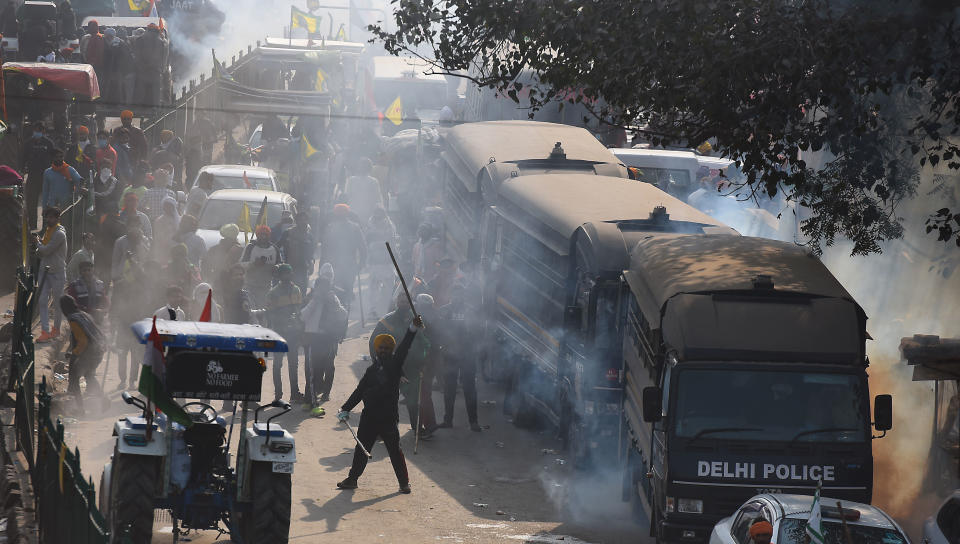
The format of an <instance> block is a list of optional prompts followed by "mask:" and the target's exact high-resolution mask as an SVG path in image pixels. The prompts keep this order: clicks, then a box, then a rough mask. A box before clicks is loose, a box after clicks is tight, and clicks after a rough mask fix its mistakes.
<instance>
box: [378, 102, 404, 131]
mask: <svg viewBox="0 0 960 544" xmlns="http://www.w3.org/2000/svg"><path fill="white" fill-rule="evenodd" d="M383 116H384V117H386V118H387V119H389V120H390V122H391V123H393V124H394V125H399V124H400V123H402V122H403V100H401V99H400V97H399V96H398V97H397V99H396V100H394V101H393V104H390V107H389V108H387V111H386V112H385V113H384V114H383Z"/></svg>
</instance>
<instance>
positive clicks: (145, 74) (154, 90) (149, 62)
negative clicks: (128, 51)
mask: <svg viewBox="0 0 960 544" xmlns="http://www.w3.org/2000/svg"><path fill="white" fill-rule="evenodd" d="M168 47H169V46H168V43H167V39H166V38H164V37H163V35H162V34H161V33H160V28H159V27H158V26H157V24H156V23H150V24H148V25H147V28H146V31H145V32H144V33H143V35H142V36H140V37H139V38H137V39H136V40H135V41H134V42H133V53H134V56H135V57H136V59H137V83H136V96H137V98H138V100H137V102H139V103H140V104H144V105H145V106H148V107H156V106H159V105H160V104H161V101H162V100H161V98H162V91H163V77H164V70H165V67H166V65H167V57H168V55H169V49H168Z"/></svg>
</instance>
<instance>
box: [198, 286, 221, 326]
mask: <svg viewBox="0 0 960 544" xmlns="http://www.w3.org/2000/svg"><path fill="white" fill-rule="evenodd" d="M212 290H213V287H211V286H210V284H209V283H198V284H197V286H196V287H194V288H193V297H192V302H191V303H190V308H191V317H192V318H193V320H194V321H201V318H202V317H203V311H204V308H205V307H206V304H207V296H208V295H209V294H210V293H211V291H212ZM207 321H210V322H212V323H222V322H223V308H221V307H220V305H219V304H217V302H216V301H215V300H213V299H212V298H211V299H210V319H208V320H207Z"/></svg>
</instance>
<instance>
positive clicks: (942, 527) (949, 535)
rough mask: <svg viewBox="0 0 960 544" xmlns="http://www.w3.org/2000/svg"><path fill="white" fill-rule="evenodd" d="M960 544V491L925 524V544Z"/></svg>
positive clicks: (944, 503)
mask: <svg viewBox="0 0 960 544" xmlns="http://www.w3.org/2000/svg"><path fill="white" fill-rule="evenodd" d="M958 542H960V489H958V490H956V491H954V492H953V495H950V496H949V497H947V500H945V501H943V504H942V505H940V508H939V509H938V510H937V513H936V514H934V515H932V516H930V517H929V518H927V521H926V523H924V524H923V544H957V543H958Z"/></svg>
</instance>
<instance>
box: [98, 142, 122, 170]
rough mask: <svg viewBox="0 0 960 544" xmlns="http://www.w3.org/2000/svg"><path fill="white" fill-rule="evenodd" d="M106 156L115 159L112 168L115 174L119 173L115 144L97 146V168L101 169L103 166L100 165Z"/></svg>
mask: <svg viewBox="0 0 960 544" xmlns="http://www.w3.org/2000/svg"><path fill="white" fill-rule="evenodd" d="M104 157H106V158H108V159H110V160H111V161H113V168H111V171H112V172H113V175H117V150H116V149H114V148H113V146H111V145H108V146H107V147H98V148H97V170H98V171H99V170H100V168H102V166H100V165H101V163H102V162H103V158H104Z"/></svg>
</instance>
